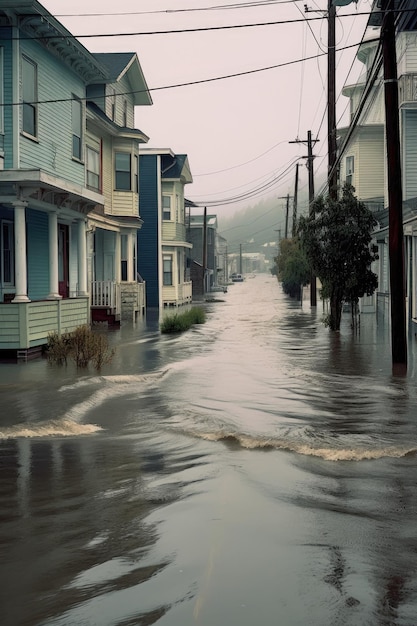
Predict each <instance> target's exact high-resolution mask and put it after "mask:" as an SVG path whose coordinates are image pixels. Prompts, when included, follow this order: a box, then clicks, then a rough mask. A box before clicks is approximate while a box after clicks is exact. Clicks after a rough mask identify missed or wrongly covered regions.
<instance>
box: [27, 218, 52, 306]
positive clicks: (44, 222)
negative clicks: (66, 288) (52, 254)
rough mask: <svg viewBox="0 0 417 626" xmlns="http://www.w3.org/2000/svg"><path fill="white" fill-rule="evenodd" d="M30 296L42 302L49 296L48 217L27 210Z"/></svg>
mask: <svg viewBox="0 0 417 626" xmlns="http://www.w3.org/2000/svg"><path fill="white" fill-rule="evenodd" d="M26 228H27V272H28V296H29V298H30V299H31V300H42V299H43V298H46V297H47V296H48V294H49V235H48V232H49V229H48V215H47V214H46V213H42V212H40V211H34V210H33V209H26Z"/></svg>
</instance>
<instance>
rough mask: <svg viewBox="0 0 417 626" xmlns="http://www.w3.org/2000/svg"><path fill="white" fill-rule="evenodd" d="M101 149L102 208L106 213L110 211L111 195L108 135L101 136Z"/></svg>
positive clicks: (111, 158) (110, 142) (110, 159)
mask: <svg viewBox="0 0 417 626" xmlns="http://www.w3.org/2000/svg"><path fill="white" fill-rule="evenodd" d="M102 149H103V155H102V167H103V169H102V172H103V180H102V191H103V195H104V207H105V208H104V210H105V212H106V213H111V203H112V197H113V195H112V194H113V154H112V140H111V138H110V137H103V143H102Z"/></svg>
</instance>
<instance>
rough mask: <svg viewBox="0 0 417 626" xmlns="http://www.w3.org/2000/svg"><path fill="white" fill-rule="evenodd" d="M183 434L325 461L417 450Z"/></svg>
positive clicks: (194, 432) (226, 434)
mask: <svg viewBox="0 0 417 626" xmlns="http://www.w3.org/2000/svg"><path fill="white" fill-rule="evenodd" d="M183 433H184V434H185V435H189V436H192V437H197V438H199V439H204V440H206V441H224V442H225V443H232V444H233V443H234V444H237V445H239V446H240V447H242V448H245V449H247V450H271V449H272V450H286V451H289V452H295V453H296V454H302V455H304V456H314V457H319V458H321V459H324V460H325V461H366V460H376V459H382V458H386V457H389V458H401V457H405V456H407V455H409V454H415V453H417V446H402V445H394V444H392V445H390V444H386V443H384V444H383V445H381V446H380V445H378V442H377V441H374V442H373V445H369V446H363V445H362V446H361V445H356V446H355V445H352V447H343V446H340V447H336V446H335V447H331V446H323V445H322V446H320V447H319V446H314V445H309V444H308V443H306V442H301V441H300V442H297V441H294V440H291V439H284V438H278V437H259V436H257V435H250V434H248V433H238V432H233V431H227V430H224V429H221V430H218V431H212V432H209V431H199V430H198V429H186V430H183Z"/></svg>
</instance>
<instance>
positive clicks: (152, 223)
mask: <svg viewBox="0 0 417 626" xmlns="http://www.w3.org/2000/svg"><path fill="white" fill-rule="evenodd" d="M139 161H140V165H139V173H140V191H141V193H140V215H141V217H142V219H143V220H144V223H143V226H142V228H141V229H140V231H138V252H137V257H138V272H139V274H140V275H141V276H142V278H143V279H144V280H145V281H146V304H147V306H148V307H159V262H160V260H159V241H158V211H159V207H158V187H157V185H158V171H157V170H158V157H157V156H156V155H142V156H140V157H139Z"/></svg>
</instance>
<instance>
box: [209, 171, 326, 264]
mask: <svg viewBox="0 0 417 626" xmlns="http://www.w3.org/2000/svg"><path fill="white" fill-rule="evenodd" d="M317 185H318V188H320V187H319V185H320V181H317ZM277 196H278V194H277ZM277 196H275V197H271V198H267V199H265V200H261V201H260V202H258V203H257V204H255V205H252V206H248V207H247V208H246V209H243V210H242V211H239V212H237V213H235V214H234V215H233V216H232V217H230V218H227V217H222V215H221V213H220V212H219V213H218V227H219V233H220V234H221V235H222V237H224V238H225V239H226V240H227V247H228V252H229V253H230V254H233V253H239V251H240V245H241V244H242V251H243V252H263V253H265V254H266V256H267V257H268V258H271V257H273V256H274V255H276V250H277V244H278V239H279V238H281V239H283V238H284V237H285V222H286V204H287V202H286V198H285V197H284V198H281V197H277ZM293 209H294V203H293V198H292V197H290V201H289V212H288V213H289V215H288V236H289V237H291V234H292V221H293V220H292V216H293ZM307 211H308V190H306V189H303V190H302V191H300V192H299V197H298V202H297V216H298V217H299V216H300V215H304V214H306V213H307Z"/></svg>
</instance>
